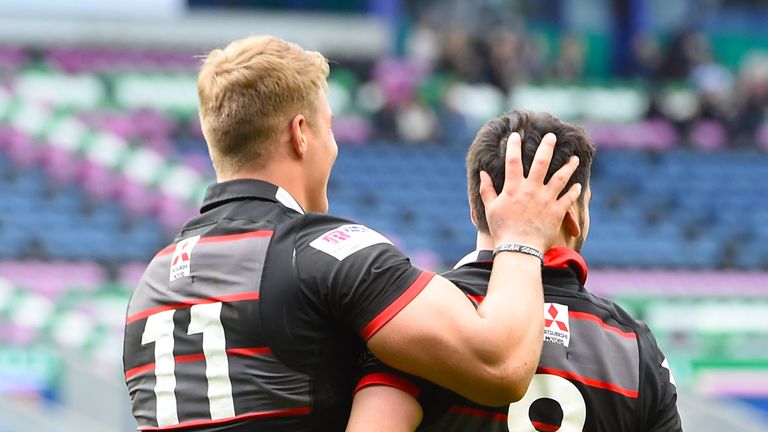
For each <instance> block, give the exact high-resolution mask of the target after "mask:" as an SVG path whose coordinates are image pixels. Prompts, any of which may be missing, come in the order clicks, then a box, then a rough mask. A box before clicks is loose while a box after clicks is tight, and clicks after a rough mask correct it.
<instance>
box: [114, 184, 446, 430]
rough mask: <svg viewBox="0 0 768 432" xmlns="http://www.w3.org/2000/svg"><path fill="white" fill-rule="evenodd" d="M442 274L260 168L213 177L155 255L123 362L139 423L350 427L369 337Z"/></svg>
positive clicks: (137, 297)
mask: <svg viewBox="0 0 768 432" xmlns="http://www.w3.org/2000/svg"><path fill="white" fill-rule="evenodd" d="M432 276H433V274H432V273H429V272H422V271H420V270H419V269H417V268H415V267H413V266H412V265H411V264H410V261H409V260H408V258H406V257H405V256H404V255H403V254H402V253H400V252H399V251H398V250H397V249H396V248H395V247H394V246H393V245H392V244H391V243H390V242H389V241H388V240H387V239H386V238H385V237H383V236H382V235H380V234H378V233H377V232H375V231H373V230H371V229H369V228H367V227H365V226H363V225H358V224H355V223H353V222H350V221H347V220H344V219H339V218H335V217H332V216H328V215H325V214H304V212H303V211H302V209H301V207H300V206H299V205H298V203H296V201H295V200H294V199H293V198H292V197H291V196H290V195H289V194H288V193H287V192H286V191H285V190H283V189H282V188H278V187H276V186H274V185H272V184H269V183H266V182H262V181H258V180H234V181H230V182H224V183H220V184H216V185H213V186H211V187H210V188H209V189H208V192H207V194H206V198H205V201H204V203H203V206H202V209H201V215H200V216H198V217H195V218H193V219H192V220H190V221H188V222H187V223H186V224H185V226H184V227H183V229H182V230H181V232H180V234H179V235H178V236H177V237H176V240H175V241H174V244H172V245H171V246H168V247H167V248H165V249H163V250H161V251H160V252H159V253H157V255H156V256H155V257H154V258H153V259H152V261H151V262H150V263H149V266H148V267H147V270H146V272H145V273H144V275H143V277H142V279H141V281H140V282H139V284H138V286H137V287H136V289H135V291H134V293H133V295H132V297H131V301H130V304H129V306H128V311H127V319H126V330H125V341H124V353H123V362H124V369H125V379H126V384H127V387H128V390H129V393H130V397H131V402H132V405H133V414H134V417H135V418H136V420H137V421H138V424H139V429H140V430H196V431H228V432H231V431H238V432H239V431H254V430H258V431H334V430H343V428H344V426H345V424H346V421H347V418H348V413H349V407H350V403H351V394H352V390H353V387H354V373H353V369H354V365H355V361H356V360H357V358H358V357H359V355H360V353H361V352H363V351H364V349H365V341H366V340H367V339H368V338H370V337H371V336H373V334H375V333H376V331H377V330H378V329H379V328H381V327H382V326H383V325H384V324H386V322H387V321H388V320H389V319H391V318H392V317H393V316H394V315H395V314H397V313H398V312H399V311H400V310H401V309H402V308H403V307H404V306H405V305H407V304H408V303H409V302H410V301H411V300H412V299H413V298H414V297H415V296H416V295H417V294H418V293H419V292H420V291H421V290H422V289H423V287H424V286H425V285H426V284H427V283H428V281H429V280H430V279H431V277H432Z"/></svg>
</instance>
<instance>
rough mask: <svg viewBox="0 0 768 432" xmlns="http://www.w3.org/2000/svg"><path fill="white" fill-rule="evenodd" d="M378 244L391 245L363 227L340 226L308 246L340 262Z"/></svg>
mask: <svg viewBox="0 0 768 432" xmlns="http://www.w3.org/2000/svg"><path fill="white" fill-rule="evenodd" d="M380 243H386V244H392V242H391V241H389V240H388V239H387V238H386V237H384V236H383V235H381V234H379V233H377V232H376V231H374V230H372V229H370V228H368V227H367V226H365V225H342V226H340V227H338V228H336V229H334V230H331V231H328V232H327V233H325V234H323V235H321V236H320V237H318V238H316V239H314V240H312V242H311V243H310V244H309V245H310V246H312V247H313V248H315V249H317V250H319V251H322V252H325V253H327V254H328V255H330V256H332V257H334V258H336V259H337V260H339V261H342V260H344V259H345V258H346V257H348V256H350V255H352V254H354V253H355V252H357V251H360V250H362V249H365V248H367V247H368V246H373V245H375V244H380Z"/></svg>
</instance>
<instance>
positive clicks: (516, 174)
mask: <svg viewBox="0 0 768 432" xmlns="http://www.w3.org/2000/svg"><path fill="white" fill-rule="evenodd" d="M521 141H522V140H521V138H520V134H518V133H517V132H514V133H512V134H511V135H510V136H509V139H508V141H507V152H506V159H505V168H504V171H505V175H504V187H503V189H502V190H501V193H499V194H497V193H496V191H495V189H494V186H493V182H492V180H491V177H490V176H489V175H488V173H486V172H484V171H483V172H481V173H480V196H481V197H482V200H483V204H484V206H485V214H486V218H487V221H488V228H489V230H490V233H491V236H492V237H493V241H494V244H495V245H496V246H498V245H500V244H503V243H519V244H523V245H526V246H531V247H534V248H537V249H539V250H541V251H545V250H547V249H549V248H550V247H551V246H552V245H553V243H554V242H555V239H556V238H557V236H558V234H559V233H560V227H561V224H562V222H563V217H564V216H565V213H566V212H567V211H568V209H569V208H571V206H572V205H573V204H574V203H575V202H576V200H577V199H578V198H579V195H580V194H581V188H582V185H581V184H578V183H576V184H574V185H573V186H571V188H570V189H569V190H568V192H567V193H565V194H564V195H563V196H562V197H560V198H558V195H560V193H561V192H562V190H563V188H564V187H565V186H566V184H567V183H568V180H570V178H571V175H573V173H574V171H575V170H576V168H577V167H578V165H579V158H578V157H576V156H572V157H571V159H570V160H569V161H568V163H567V164H565V165H564V166H563V167H561V168H560V169H559V170H558V171H557V172H556V173H555V174H554V175H553V176H552V178H550V180H549V182H547V183H546V184H545V183H544V178H545V176H546V174H547V170H548V169H549V164H550V161H551V160H552V154H553V152H554V148H555V144H556V142H557V138H556V137H555V135H554V134H551V133H549V134H547V135H545V136H544V138H542V140H541V144H540V145H539V147H538V149H537V150H536V156H535V157H534V160H533V164H532V165H531V169H530V172H529V173H528V177H525V175H524V173H523V162H522V149H521V147H522V142H521Z"/></svg>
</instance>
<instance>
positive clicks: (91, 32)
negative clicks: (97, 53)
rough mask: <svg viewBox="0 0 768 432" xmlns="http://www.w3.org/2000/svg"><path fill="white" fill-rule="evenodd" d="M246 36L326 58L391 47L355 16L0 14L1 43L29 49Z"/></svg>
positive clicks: (384, 31) (214, 42) (220, 41)
mask: <svg viewBox="0 0 768 432" xmlns="http://www.w3.org/2000/svg"><path fill="white" fill-rule="evenodd" d="M339 29H344V31H342V32H340V31H338V30H339ZM251 34H273V35H276V36H279V37H281V38H284V39H286V40H290V41H292V42H297V43H299V44H301V45H302V46H303V47H305V48H307V49H314V50H319V51H321V52H322V53H323V54H325V55H326V56H328V57H330V58H333V57H343V58H352V57H354V58H376V57H379V56H381V55H384V54H386V53H387V52H389V51H390V48H391V41H392V40H393V39H392V37H390V31H389V29H388V28H387V26H386V23H384V22H382V21H381V20H378V19H376V18H372V17H367V16H356V15H337V14H322V13H312V14H296V13H291V14H286V13H276V12H266V11H259V12H209V11H206V12H202V11H201V12H191V13H187V14H184V15H183V16H181V17H176V18H153V19H144V20H134V19H131V20H128V19H98V20H95V19H92V18H91V19H84V18H55V19H53V18H40V17H27V16H10V15H4V16H0V44H2V45H19V46H24V47H32V48H50V47H95V48H98V47H104V48H141V49H149V50H168V49H183V50H189V51H199V52H201V53H204V52H206V51H208V50H210V49H213V48H216V47H221V46H224V45H226V44H227V43H228V42H230V41H232V40H234V39H239V38H242V37H245V36H248V35H251Z"/></svg>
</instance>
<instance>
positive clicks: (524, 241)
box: [493, 236, 549, 252]
mask: <svg viewBox="0 0 768 432" xmlns="http://www.w3.org/2000/svg"><path fill="white" fill-rule="evenodd" d="M508 244H519V245H524V246H528V247H532V248H534V249H536V250H539V251H541V252H544V251H546V250H547V249H549V248H548V247H547V245H546V242H545V241H543V240H541V239H533V238H525V237H520V236H517V237H513V236H509V237H507V238H499V239H498V240H495V239H494V242H493V247H494V250H496V248H498V247H500V246H504V245H508Z"/></svg>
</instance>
